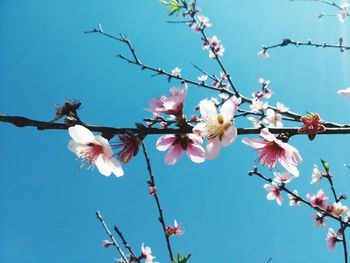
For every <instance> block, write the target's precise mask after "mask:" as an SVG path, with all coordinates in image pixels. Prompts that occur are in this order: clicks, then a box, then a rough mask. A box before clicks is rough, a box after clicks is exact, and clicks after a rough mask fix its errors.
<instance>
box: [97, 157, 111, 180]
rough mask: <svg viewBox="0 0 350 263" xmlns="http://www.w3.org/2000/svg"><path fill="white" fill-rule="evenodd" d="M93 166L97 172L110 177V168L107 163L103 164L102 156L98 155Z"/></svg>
mask: <svg viewBox="0 0 350 263" xmlns="http://www.w3.org/2000/svg"><path fill="white" fill-rule="evenodd" d="M95 165H96V167H97V169H98V171H99V172H100V173H101V174H103V175H104V176H110V175H111V173H112V172H111V168H110V166H109V165H108V163H105V160H104V159H103V155H102V154H99V155H98V157H97V159H96V161H95Z"/></svg>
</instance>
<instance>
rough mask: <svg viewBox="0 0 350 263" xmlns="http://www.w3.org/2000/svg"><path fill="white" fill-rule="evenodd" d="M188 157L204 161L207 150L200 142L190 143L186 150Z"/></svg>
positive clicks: (196, 161) (195, 160)
mask: <svg viewBox="0 0 350 263" xmlns="http://www.w3.org/2000/svg"><path fill="white" fill-rule="evenodd" d="M186 154H187V156H188V158H189V159H190V160H191V161H192V162H195V163H202V162H204V161H205V151H204V149H203V148H202V147H201V146H200V145H198V144H189V145H188V147H187V150H186Z"/></svg>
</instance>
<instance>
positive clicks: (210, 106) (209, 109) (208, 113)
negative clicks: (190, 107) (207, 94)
mask: <svg viewBox="0 0 350 263" xmlns="http://www.w3.org/2000/svg"><path fill="white" fill-rule="evenodd" d="M199 110H200V112H201V117H202V118H203V119H206V120H208V119H212V118H216V116H217V112H216V107H215V104H214V103H213V102H212V101H210V100H207V99H204V100H201V102H200V103H199Z"/></svg>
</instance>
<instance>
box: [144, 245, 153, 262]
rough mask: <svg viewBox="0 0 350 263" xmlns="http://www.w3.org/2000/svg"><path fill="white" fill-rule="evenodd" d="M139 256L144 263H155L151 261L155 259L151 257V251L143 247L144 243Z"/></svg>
mask: <svg viewBox="0 0 350 263" xmlns="http://www.w3.org/2000/svg"><path fill="white" fill-rule="evenodd" d="M141 254H142V258H144V259H145V263H155V262H153V259H155V258H156V257H153V256H152V249H151V248H150V247H145V246H144V243H142V245H141Z"/></svg>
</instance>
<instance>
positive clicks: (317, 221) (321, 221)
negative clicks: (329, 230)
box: [311, 212, 326, 228]
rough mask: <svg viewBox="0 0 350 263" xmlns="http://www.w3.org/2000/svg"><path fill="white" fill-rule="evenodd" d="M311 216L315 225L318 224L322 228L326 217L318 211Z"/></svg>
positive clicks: (324, 225)
mask: <svg viewBox="0 0 350 263" xmlns="http://www.w3.org/2000/svg"><path fill="white" fill-rule="evenodd" d="M311 218H313V219H314V222H315V226H316V227H319V226H322V227H323V228H325V227H326V217H325V216H324V215H323V214H321V213H320V212H317V214H316V215H311Z"/></svg>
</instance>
